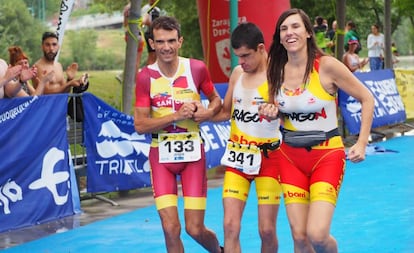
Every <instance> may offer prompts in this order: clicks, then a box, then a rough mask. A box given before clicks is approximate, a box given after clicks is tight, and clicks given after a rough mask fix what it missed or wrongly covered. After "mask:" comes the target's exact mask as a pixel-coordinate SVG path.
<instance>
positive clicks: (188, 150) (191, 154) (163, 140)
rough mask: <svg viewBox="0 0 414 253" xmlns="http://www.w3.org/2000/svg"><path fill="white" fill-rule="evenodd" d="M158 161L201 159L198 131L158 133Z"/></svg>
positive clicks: (174, 161)
mask: <svg viewBox="0 0 414 253" xmlns="http://www.w3.org/2000/svg"><path fill="white" fill-rule="evenodd" d="M158 142H159V144H158V152H159V162H160V163H177V162H193V161H198V160H200V159H201V148H200V145H201V138H200V134H199V133H198V132H185V133H160V134H158Z"/></svg>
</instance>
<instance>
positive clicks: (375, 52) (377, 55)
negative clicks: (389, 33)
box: [367, 25, 385, 70]
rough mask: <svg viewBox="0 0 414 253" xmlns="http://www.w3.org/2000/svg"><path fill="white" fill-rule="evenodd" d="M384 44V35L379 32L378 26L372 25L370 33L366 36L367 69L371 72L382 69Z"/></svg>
mask: <svg viewBox="0 0 414 253" xmlns="http://www.w3.org/2000/svg"><path fill="white" fill-rule="evenodd" d="M384 44H385V40H384V34H382V33H380V32H379V26H378V25H372V26H371V33H370V34H369V35H368V39H367V47H368V58H369V67H370V69H371V70H378V69H382V66H383V59H384V54H383V52H384Z"/></svg>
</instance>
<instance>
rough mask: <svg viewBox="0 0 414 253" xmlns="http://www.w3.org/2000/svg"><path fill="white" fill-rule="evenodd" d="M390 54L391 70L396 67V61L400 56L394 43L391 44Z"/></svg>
mask: <svg viewBox="0 0 414 253" xmlns="http://www.w3.org/2000/svg"><path fill="white" fill-rule="evenodd" d="M391 53H392V64H393V68H395V67H397V63H399V62H400V60H399V59H398V56H400V53H399V52H398V49H397V46H396V45H395V42H392V43H391Z"/></svg>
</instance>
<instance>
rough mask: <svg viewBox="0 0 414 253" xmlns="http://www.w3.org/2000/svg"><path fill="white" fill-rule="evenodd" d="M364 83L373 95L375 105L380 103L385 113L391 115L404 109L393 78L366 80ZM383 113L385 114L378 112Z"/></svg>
mask: <svg viewBox="0 0 414 253" xmlns="http://www.w3.org/2000/svg"><path fill="white" fill-rule="evenodd" d="M365 84H366V85H367V86H368V87H369V88H370V90H371V92H372V94H373V95H374V97H375V100H376V101H375V104H376V106H377V105H379V104H381V105H382V107H383V108H385V112H386V113H387V114H389V115H392V114H396V113H398V112H401V111H404V110H405V109H404V104H403V102H402V100H401V98H400V97H399V94H398V89H397V85H396V83H395V80H394V79H386V80H380V81H371V80H370V81H366V82H365ZM383 115H385V114H382V112H380V113H379V116H383Z"/></svg>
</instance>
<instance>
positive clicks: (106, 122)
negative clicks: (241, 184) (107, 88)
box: [82, 85, 230, 192]
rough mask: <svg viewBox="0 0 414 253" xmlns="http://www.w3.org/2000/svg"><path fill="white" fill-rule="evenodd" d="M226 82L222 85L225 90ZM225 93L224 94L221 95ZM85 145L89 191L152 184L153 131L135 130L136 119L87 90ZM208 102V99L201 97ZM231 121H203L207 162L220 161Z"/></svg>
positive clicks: (204, 101) (210, 164)
mask: <svg viewBox="0 0 414 253" xmlns="http://www.w3.org/2000/svg"><path fill="white" fill-rule="evenodd" d="M226 88H227V85H226V86H221V89H220V90H221V91H222V92H223V91H224V92H225V89H226ZM222 97H224V95H223V96H222ZM82 99H83V103H84V110H85V122H84V124H85V125H84V129H85V145H86V153H87V164H88V166H87V191H88V192H112V191H118V190H130V189H136V188H141V187H148V186H151V180H150V164H149V160H148V154H149V149H150V142H151V136H150V134H144V135H140V134H138V133H137V132H136V131H135V128H134V119H133V117H132V116H129V115H127V114H124V113H122V112H120V111H118V110H116V109H115V108H113V107H111V106H110V105H108V104H106V103H105V102H104V101H102V100H100V99H99V98H97V97H95V96H93V95H92V94H90V93H87V92H86V93H84V95H83V98H82ZM202 102H203V104H205V105H206V104H208V101H207V100H202ZM229 130H230V124H229V122H222V123H218V124H212V123H209V122H206V123H203V124H201V126H200V132H201V136H202V138H203V140H204V149H205V151H206V163H207V164H206V166H207V168H213V167H215V166H218V165H220V159H221V156H222V155H223V153H224V148H225V145H226V142H227V140H228V138H229Z"/></svg>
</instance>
